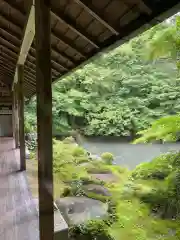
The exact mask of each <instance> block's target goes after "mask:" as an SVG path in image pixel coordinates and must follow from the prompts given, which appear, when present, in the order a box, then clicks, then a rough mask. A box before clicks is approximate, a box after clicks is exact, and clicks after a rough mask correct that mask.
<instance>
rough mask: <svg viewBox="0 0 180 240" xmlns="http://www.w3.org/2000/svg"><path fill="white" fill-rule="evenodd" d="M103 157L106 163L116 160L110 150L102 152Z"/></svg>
mask: <svg viewBox="0 0 180 240" xmlns="http://www.w3.org/2000/svg"><path fill="white" fill-rule="evenodd" d="M101 158H102V160H103V161H104V162H105V163H106V164H112V162H113V160H114V156H113V154H112V153H109V152H105V153H103V154H101Z"/></svg>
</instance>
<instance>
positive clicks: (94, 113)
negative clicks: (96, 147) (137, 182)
mask: <svg viewBox="0 0 180 240" xmlns="http://www.w3.org/2000/svg"><path fill="white" fill-rule="evenodd" d="M174 29H175V26H174V25H172V26H171V25H169V24H165V23H163V24H160V25H158V26H156V27H154V28H152V29H151V30H149V31H147V32H145V33H144V34H142V35H140V36H138V37H136V38H135V39H133V40H131V41H130V42H129V43H127V44H124V45H123V46H121V47H119V48H116V49H114V50H113V51H111V53H108V54H101V55H100V56H99V57H98V58H97V59H95V60H94V61H93V62H92V63H90V64H88V65H86V66H85V67H84V68H83V69H79V70H77V71H76V72H74V73H73V74H72V75H70V76H68V77H66V78H64V79H61V81H59V82H57V83H56V84H55V85H54V86H53V134H62V135H63V134H64V135H71V133H72V130H74V129H79V130H80V132H81V133H82V134H83V135H97V136H131V137H132V138H134V137H135V136H136V134H137V132H139V131H140V130H144V129H146V128H147V127H149V126H150V123H151V122H152V121H153V120H156V119H159V118H160V117H163V116H166V115H171V114H175V113H177V112H180V100H179V89H180V81H179V78H178V77H177V74H176V73H177V71H176V69H175V68H176V66H175V62H174V60H172V59H171V58H170V57H168V58H167V57H166V58H163V59H161V61H160V60H159V61H156V62H155V64H154V62H152V61H150V60H148V61H147V60H145V59H144V55H145V54H146V55H147V56H148V55H149V52H148V50H147V45H148V49H150V50H149V51H151V52H153V54H150V55H153V57H154V56H155V55H156V56H157V55H159V54H162V52H163V51H164V52H165V49H166V51H167V54H166V55H168V56H171V55H172V54H169V51H170V52H172V51H171V50H173V47H174V44H171V42H170V40H173V41H174V39H175V38H176V36H175V35H174V34H173V33H174V31H175V30H174ZM159 38H161V41H158V39H159ZM163 43H164V44H163ZM156 45H158V46H157V48H155V46H156ZM159 46H160V47H161V48H160V47H159ZM156 49H158V50H159V52H158V54H155V53H157V52H156ZM163 49H164V50H163ZM173 64H174V65H173ZM173 67H174V69H173ZM35 112H36V108H35V100H33V101H32V102H30V104H28V105H27V106H26V115H27V121H29V122H30V124H31V125H33V126H34V124H35V120H36V118H35Z"/></svg>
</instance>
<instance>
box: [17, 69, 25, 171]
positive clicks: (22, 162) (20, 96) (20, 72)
mask: <svg viewBox="0 0 180 240" xmlns="http://www.w3.org/2000/svg"><path fill="white" fill-rule="evenodd" d="M17 75H18V102H19V104H18V105H19V143H20V170H21V171H24V170H26V155H25V136H24V94H23V90H24V89H23V82H24V66H23V65H18V66H17Z"/></svg>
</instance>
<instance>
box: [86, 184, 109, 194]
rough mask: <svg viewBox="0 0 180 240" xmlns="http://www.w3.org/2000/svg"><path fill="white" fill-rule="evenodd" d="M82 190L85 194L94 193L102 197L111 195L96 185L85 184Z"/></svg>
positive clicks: (102, 187) (105, 189)
mask: <svg viewBox="0 0 180 240" xmlns="http://www.w3.org/2000/svg"><path fill="white" fill-rule="evenodd" d="M83 190H84V191H85V192H86V193H88V192H89V193H94V194H97V195H102V196H107V197H109V196H111V193H110V192H109V190H108V189H107V188H106V187H104V186H101V185H97V184H87V185H85V186H83Z"/></svg>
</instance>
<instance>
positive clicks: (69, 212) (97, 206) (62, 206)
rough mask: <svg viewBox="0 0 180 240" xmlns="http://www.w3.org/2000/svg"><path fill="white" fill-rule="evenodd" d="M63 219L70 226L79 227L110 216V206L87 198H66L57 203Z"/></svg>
mask: <svg viewBox="0 0 180 240" xmlns="http://www.w3.org/2000/svg"><path fill="white" fill-rule="evenodd" d="M56 204H57V206H58V208H59V210H60V211H61V213H62V215H63V217H64V218H65V220H66V221H67V223H68V224H70V225H77V224H81V223H84V222H86V221H89V220H93V219H101V218H104V217H106V216H107V214H108V204H106V203H103V202H101V201H99V200H95V199H90V198H87V197H65V198H60V199H58V200H57V201H56Z"/></svg>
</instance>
